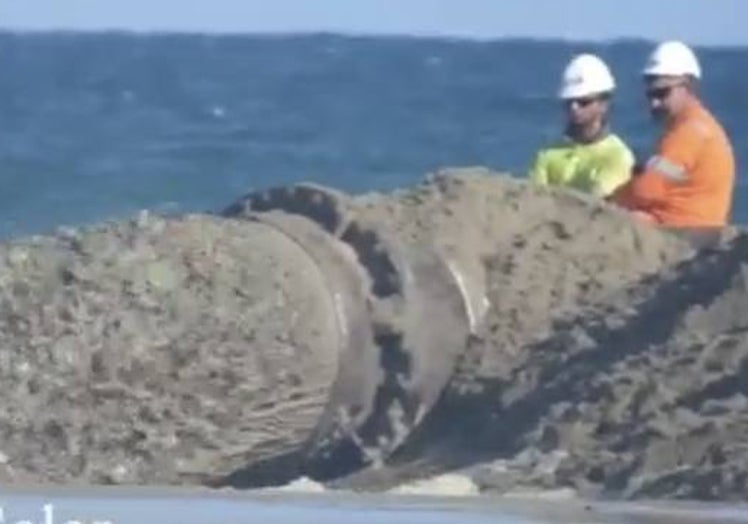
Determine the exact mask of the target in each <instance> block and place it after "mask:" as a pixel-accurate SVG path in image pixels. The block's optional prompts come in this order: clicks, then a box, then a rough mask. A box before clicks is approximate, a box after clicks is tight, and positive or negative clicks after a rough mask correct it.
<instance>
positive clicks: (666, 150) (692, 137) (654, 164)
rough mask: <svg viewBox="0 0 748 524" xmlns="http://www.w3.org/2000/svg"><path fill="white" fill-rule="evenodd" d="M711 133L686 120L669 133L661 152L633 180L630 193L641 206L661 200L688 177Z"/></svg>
mask: <svg viewBox="0 0 748 524" xmlns="http://www.w3.org/2000/svg"><path fill="white" fill-rule="evenodd" d="M707 136H708V131H707V130H706V129H705V128H704V127H703V126H702V125H701V123H700V122H698V121H696V122H686V123H685V124H682V125H680V126H678V127H677V128H675V129H674V130H672V131H671V132H670V133H667V134H666V135H665V136H664V137H663V139H662V142H661V143H660V148H659V151H658V152H657V154H656V155H655V156H653V157H652V158H650V159H649V161H648V162H647V165H646V166H645V170H644V173H642V174H641V175H639V176H638V177H636V178H634V180H632V182H631V187H630V189H629V190H630V193H629V194H630V196H631V198H633V199H634V200H635V201H636V202H637V203H638V204H639V205H650V204H656V203H658V202H661V201H662V200H663V199H665V197H666V195H667V188H668V186H669V185H671V184H679V183H683V182H686V181H687V180H688V176H689V173H690V172H692V171H693V167H694V165H695V163H696V158H698V155H699V152H700V150H701V148H702V146H703V144H704V142H705V140H706V138H707Z"/></svg>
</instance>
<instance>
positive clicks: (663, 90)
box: [646, 84, 683, 100]
mask: <svg viewBox="0 0 748 524" xmlns="http://www.w3.org/2000/svg"><path fill="white" fill-rule="evenodd" d="M682 85H683V84H674V85H670V86H663V87H650V88H649V89H647V91H646V93H647V98H649V99H650V100H665V99H666V98H667V97H669V96H670V94H671V93H672V92H673V89H675V88H676V87H678V86H682Z"/></svg>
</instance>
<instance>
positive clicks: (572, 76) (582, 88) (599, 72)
mask: <svg viewBox="0 0 748 524" xmlns="http://www.w3.org/2000/svg"><path fill="white" fill-rule="evenodd" d="M615 87H616V83H615V80H614V79H613V75H612V74H611V72H610V69H608V66H607V65H605V62H603V61H602V60H601V59H600V58H598V57H597V56H595V55H592V54H588V53H585V54H581V55H577V56H576V57H574V58H573V59H572V60H571V62H569V65H567V66H566V69H565V70H564V74H563V76H562V78H561V87H560V89H559V92H558V96H559V97H560V98H562V99H565V100H566V99H569V98H579V97H585V96H590V95H596V94H601V93H608V92H610V91H613V89H615Z"/></svg>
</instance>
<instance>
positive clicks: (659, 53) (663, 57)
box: [644, 40, 701, 78]
mask: <svg viewBox="0 0 748 524" xmlns="http://www.w3.org/2000/svg"><path fill="white" fill-rule="evenodd" d="M644 74H645V75H652V76H685V75H691V76H694V77H696V78H701V66H699V61H698V59H697V58H696V55H695V54H694V52H693V51H692V50H691V48H690V47H688V46H687V45H686V44H684V43H683V42H678V41H675V40H670V41H668V42H663V43H661V44H659V45H658V46H657V47H655V49H654V51H652V54H651V55H649V60H647V65H646V66H645V67H644Z"/></svg>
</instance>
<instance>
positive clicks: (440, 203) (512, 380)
mask: <svg viewBox="0 0 748 524" xmlns="http://www.w3.org/2000/svg"><path fill="white" fill-rule="evenodd" d="M365 199H366V200H368V201H369V202H368V204H367V205H368V206H370V207H371V208H372V209H376V208H378V207H380V208H382V209H386V212H384V213H382V216H385V215H386V216H388V217H389V218H386V220H390V221H392V222H393V223H394V225H393V227H395V228H399V229H400V230H406V231H409V232H411V233H410V234H411V235H412V237H413V238H419V237H422V236H424V235H427V236H429V237H430V238H432V239H433V241H435V242H437V243H439V244H441V245H443V246H444V248H445V251H447V252H449V251H450V250H452V251H454V252H459V253H463V254H464V253H469V255H468V257H470V258H474V259H476V260H479V261H480V267H479V268H478V270H482V271H483V274H482V276H481V277H480V278H483V279H484V285H485V287H484V289H485V291H486V296H487V298H488V304H489V307H488V309H487V311H486V315H485V318H484V323H483V325H482V327H481V329H480V330H479V331H478V332H477V333H476V334H475V337H474V340H473V341H472V343H471V344H470V348H469V351H468V353H467V354H466V358H465V359H464V360H463V362H462V364H461V367H460V369H459V370H458V372H457V374H456V376H455V377H454V379H453V381H452V383H451V384H450V387H449V390H448V392H447V395H446V396H445V399H444V400H443V402H442V404H441V405H440V407H439V409H438V410H437V412H436V413H434V416H433V417H432V420H431V421H430V424H427V425H426V427H424V428H422V429H423V430H422V432H421V434H420V435H419V436H418V438H417V439H416V440H415V441H414V443H413V445H412V446H411V447H410V448H409V449H406V450H404V451H403V452H402V453H401V454H400V455H399V456H398V457H396V458H395V460H394V461H393V462H392V464H391V465H390V467H388V468H385V469H383V470H379V471H366V472H360V473H359V474H357V475H354V476H351V477H350V478H348V479H344V480H343V481H340V482H338V483H336V484H334V485H336V486H347V487H354V488H364V489H379V488H382V487H387V486H391V485H393V484H398V483H401V482H407V481H409V480H410V479H413V478H420V477H423V476H429V475H433V474H438V473H440V472H443V471H445V470H464V471H463V472H464V473H467V474H469V475H470V476H471V477H472V478H473V479H474V480H475V482H476V483H477V484H478V485H479V486H481V488H482V489H483V490H486V491H491V492H496V493H507V492H512V491H514V490H516V489H521V488H523V487H526V488H529V489H564V488H568V487H572V488H574V489H576V490H578V491H579V492H581V493H584V494H588V495H600V494H604V495H606V496H614V497H687V498H720V499H725V498H742V499H744V498H745V497H746V493H748V490H747V486H748V484H746V478H748V477H747V476H746V474H745V473H743V472H744V471H746V467H745V466H746V462H745V461H746V458H748V454H746V453H745V450H746V449H748V448H746V447H745V442H746V437H743V436H742V435H744V434H745V432H744V429H745V427H746V422H748V419H744V418H743V415H742V414H743V413H745V410H746V408H747V407H748V399H747V398H746V397H745V396H744V388H743V387H742V382H743V381H744V379H743V378H742V372H743V369H744V367H745V366H746V365H747V364H745V362H748V360H746V361H745V362H744V360H745V358H746V356H748V354H746V353H745V352H746V351H747V350H748V344H747V343H746V339H745V335H744V333H745V332H746V326H748V320H746V318H748V317H746V315H745V311H746V307H745V306H746V305H748V304H747V303H746V301H748V294H746V280H745V279H746V276H745V272H746V269H745V268H746V267H748V266H746V264H748V251H747V250H746V246H748V237H743V236H737V237H736V238H733V237H731V234H730V233H729V232H728V234H726V235H725V241H724V243H723V244H722V245H721V246H720V247H719V248H718V249H711V250H707V251H703V252H700V253H696V252H695V251H694V250H693V249H692V248H691V247H690V246H689V245H687V244H686V243H684V241H683V240H682V239H681V238H676V237H675V236H673V235H672V234H671V233H668V232H664V231H660V230H656V229H653V228H651V227H650V226H646V225H639V224H635V223H633V222H632V221H631V220H630V219H629V217H627V216H626V215H625V214H623V213H621V212H620V211H618V210H616V209H613V208H612V207H610V206H608V205H606V204H602V203H599V202H597V201H594V200H591V199H587V198H585V197H584V196H581V195H577V194H573V193H567V192H564V191H559V190H542V189H541V190H538V189H535V188H531V187H529V186H528V185H526V184H525V183H523V182H521V181H514V180H508V179H506V178H503V177H496V176H493V177H492V176H490V174H488V173H485V172H480V171H473V170H470V171H467V172H466V171H457V172H455V171H450V172H446V173H443V174H440V175H438V176H436V177H435V178H434V179H433V180H432V181H431V182H430V183H428V184H424V185H423V186H422V187H420V188H416V189H414V190H412V191H405V192H402V193H400V194H399V195H398V196H397V199H396V200H393V199H390V198H386V197H381V196H380V197H377V196H367V197H366V198H365ZM383 219H384V218H383ZM471 465H472V466H471ZM466 467H467V469H465V468H466Z"/></svg>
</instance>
